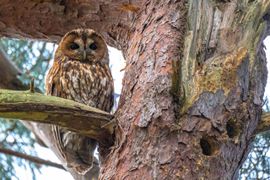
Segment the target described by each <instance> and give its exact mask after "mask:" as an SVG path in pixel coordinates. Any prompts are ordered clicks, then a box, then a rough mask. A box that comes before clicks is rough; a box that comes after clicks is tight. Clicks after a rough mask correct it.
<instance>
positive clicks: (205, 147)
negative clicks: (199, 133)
mask: <svg viewBox="0 0 270 180" xmlns="http://www.w3.org/2000/svg"><path fill="white" fill-rule="evenodd" d="M200 146H201V148H202V153H203V154H204V155H206V156H212V155H214V154H216V153H217V152H218V150H219V146H218V144H217V143H215V140H214V139H213V138H211V137H202V138H201V140H200Z"/></svg>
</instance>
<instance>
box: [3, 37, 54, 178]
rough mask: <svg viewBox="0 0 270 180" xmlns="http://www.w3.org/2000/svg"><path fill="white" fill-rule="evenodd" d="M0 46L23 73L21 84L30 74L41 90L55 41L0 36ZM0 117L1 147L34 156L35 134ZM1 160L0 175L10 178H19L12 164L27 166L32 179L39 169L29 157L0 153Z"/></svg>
mask: <svg viewBox="0 0 270 180" xmlns="http://www.w3.org/2000/svg"><path fill="white" fill-rule="evenodd" d="M0 49H2V50H3V51H4V52H5V53H6V55H7V56H8V58H9V59H10V60H12V61H13V62H14V64H15V65H16V66H17V67H18V68H19V69H20V71H21V72H22V75H21V76H20V77H19V78H20V80H21V81H22V82H23V83H24V84H29V82H30V80H31V78H34V79H35V86H36V87H37V88H39V89H40V90H41V91H44V77H45V73H46V71H47V69H48V66H49V62H50V60H51V59H52V57H53V52H54V49H55V45H54V44H52V43H46V42H39V41H29V40H17V39H8V38H1V39H0ZM0 121H1V122H0V149H1V148H5V149H10V150H12V151H16V152H20V153H24V154H26V155H32V156H37V152H36V150H35V148H34V146H35V144H36V142H35V137H34V135H33V134H32V133H31V132H30V131H29V130H28V129H27V128H25V127H24V126H23V124H22V123H21V122H20V121H18V120H12V121H10V120H5V119H2V118H0ZM0 162H1V163H0V177H1V179H11V177H12V178H13V179H14V178H16V179H21V178H20V177H17V175H16V171H15V168H14V167H15V166H19V167H22V168H25V169H30V170H31V172H32V179H36V174H35V173H36V172H37V171H36V170H39V169H40V166H39V165H37V164H35V163H32V162H31V161H28V160H25V159H22V158H18V157H15V156H11V155H6V154H1V153H0Z"/></svg>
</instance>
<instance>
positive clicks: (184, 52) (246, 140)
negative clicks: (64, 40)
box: [0, 0, 270, 179]
mask: <svg viewBox="0 0 270 180" xmlns="http://www.w3.org/2000/svg"><path fill="white" fill-rule="evenodd" d="M3 2H4V1H3ZM5 2H6V6H7V5H8V6H9V7H12V6H13V5H15V4H16V3H17V2H14V1H7V0H6V1H5ZM22 2H23V5H22V7H24V8H22V10H21V11H19V12H20V13H22V14H23V16H21V17H17V16H13V15H11V14H9V12H8V11H7V10H5V9H4V10H5V13H2V11H1V10H0V12H1V15H0V22H2V24H1V23H0V25H2V27H3V28H0V34H2V35H8V36H12V37H16V36H19V37H28V38H29V37H30V38H43V39H47V40H57V39H59V37H60V36H62V35H63V34H64V33H65V32H66V31H68V30H70V29H72V28H75V27H80V25H81V24H83V25H82V26H81V27H83V28H85V27H89V28H91V27H92V28H94V29H95V30H97V31H99V32H101V33H102V34H103V35H104V37H105V39H106V41H107V42H108V43H109V44H110V45H113V46H114V47H117V48H120V49H121V50H122V51H123V54H124V57H125V59H126V64H127V66H126V68H125V71H126V72H125V77H124V80H123V90H122V94H121V99H120V103H119V107H118V110H117V112H116V113H115V119H116V121H117V124H118V127H117V128H116V130H115V144H114V146H112V147H111V148H110V149H108V152H110V154H108V155H107V156H106V157H103V159H104V161H103V162H102V165H101V172H100V177H99V178H100V179H236V178H237V172H238V169H239V168H240V166H241V164H242V163H243V161H244V160H245V157H246V156H247V154H248V152H249V150H250V145H251V142H252V140H253V137H254V133H256V132H255V129H256V127H257V125H258V122H259V121H260V118H261V112H262V108H261V107H262V104H263V99H262V98H263V93H264V87H265V83H266V77H267V69H266V58H265V53H264V46H263V42H262V41H263V39H264V38H265V37H266V35H268V34H269V29H270V28H269V25H268V21H269V20H270V19H269V15H268V14H267V13H268V11H269V9H270V8H269V6H270V2H269V1H263V0H254V1H248V0H241V1H236V0H231V1H229V0H228V1H221V0H215V1H214V0H205V1H199V0H189V1H188V0H183V1H179V0H164V1H158V0H153V1H149V0H142V1H136V2H135V1H134V2H133V1H132V2H131V1H129V3H128V4H125V3H127V2H125V1H121V2H120V1H117V2H115V1H112V2H107V3H106V2H105V1H99V2H97V3H96V4H95V6H94V5H91V6H90V4H91V3H92V1H91V0H89V1H84V3H85V4H86V5H89V8H90V7H91V8H93V7H98V8H96V9H95V10H91V9H88V10H89V11H85V12H86V13H85V14H83V16H82V17H84V18H86V19H83V18H82V19H81V16H79V15H78V14H80V13H78V12H80V11H79V9H80V8H79V7H81V4H82V1H74V2H73V3H72V6H71V3H70V2H68V1H22ZM33 3H34V4H35V5H33ZM0 5H1V3H0ZM30 5H31V6H30ZM105 5H106V6H105ZM40 6H41V7H43V6H44V7H50V8H49V9H50V10H49V11H48V10H46V11H44V12H45V13H44V12H43V11H41V10H40V8H39V7H40ZM58 6H64V10H63V11H61V13H62V14H61V13H60V15H58V14H57V13H56V14H55V12H58V10H59V9H58V8H57V7H58ZM71 7H74V9H75V10H74V11H76V12H77V15H76V16H73V15H74V14H72V13H71V12H73V11H72V8H71ZM106 7H107V8H108V9H106ZM27 8H29V9H30V10H29V12H26V9H27ZM54 8H55V9H54ZM0 9H3V6H0ZM51 9H54V10H51ZM119 9H120V10H119ZM56 10H57V11H56ZM14 12H17V11H16V10H15V11H14ZM30 12H35V13H36V17H31V18H30V19H29V20H28V21H27V23H32V24H33V26H31V28H28V27H27V26H29V24H28V25H27V23H23V22H21V20H22V19H23V18H26V17H29V16H30V15H29V13H30ZM52 12H53V13H52ZM26 14H28V16H26ZM75 14H76V13H75ZM64 15H65V17H63V16H64ZM96 15H97V16H96ZM44 16H46V18H42V17H44ZM52 16H55V18H48V17H52ZM93 17H96V18H97V17H99V18H97V19H96V21H98V22H96V21H95V20H93V19H92V18H93ZM20 18H22V19H20ZM88 18H89V19H88ZM90 19H91V20H90ZM88 20H90V23H87V22H88ZM38 22H42V23H41V24H42V25H38ZM55 22H57V23H56V24H54V25H52V24H53V23H55ZM82 22H85V23H82ZM3 24H4V25H3ZM64 25H66V26H64ZM0 27H1V26H0ZM41 27H42V28H41ZM63 27H66V28H63ZM56 34H57V36H55V35H56ZM41 128H42V127H41ZM35 131H43V130H42V129H39V128H36V129H35ZM48 142H50V141H48ZM48 142H47V143H48ZM221 175H222V176H221ZM77 179H79V178H77Z"/></svg>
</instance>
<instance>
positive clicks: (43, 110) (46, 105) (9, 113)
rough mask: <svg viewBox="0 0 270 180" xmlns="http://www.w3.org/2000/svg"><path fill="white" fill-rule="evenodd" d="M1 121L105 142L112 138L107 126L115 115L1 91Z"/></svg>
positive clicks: (63, 101)
mask: <svg viewBox="0 0 270 180" xmlns="http://www.w3.org/2000/svg"><path fill="white" fill-rule="evenodd" d="M0 117H4V118H13V119H21V120H27V121H33V122H39V123H48V124H55V125H59V126H63V127H66V128H67V129H68V130H71V131H75V132H78V133H81V134H84V135H87V136H89V137H92V138H94V139H97V140H100V141H103V140H104V139H103V138H104V137H105V136H108V139H110V135H109V134H111V133H112V132H111V131H110V129H106V126H105V125H106V124H108V123H109V122H111V119H112V117H113V116H112V115H111V114H109V113H107V112H104V111H101V110H99V109H96V108H93V107H90V106H87V105H84V104H80V103H78V102H74V101H71V100H67V99H63V98H59V97H54V96H46V95H43V94H40V93H31V92H30V91H12V90H3V89H0Z"/></svg>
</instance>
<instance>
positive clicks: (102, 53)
mask: <svg viewBox="0 0 270 180" xmlns="http://www.w3.org/2000/svg"><path fill="white" fill-rule="evenodd" d="M46 93H47V94H48V95H52V96H58V97H62V98H66V99H71V100H74V101H77V102H80V103H83V104H86V105H89V106H92V107H96V108H99V109H101V110H104V111H107V112H110V111H111V108H112V106H113V79H112V76H111V72H110V69H109V57H108V49H107V46H106V43H105V41H104V40H103V39H102V37H101V36H100V35H99V34H98V33H96V32H95V31H93V30H91V29H84V30H83V29H76V30H73V31H70V32H68V33H67V34H66V35H65V36H64V37H63V38H62V40H61V41H60V43H59V46H58V48H57V50H56V53H55V56H54V63H53V66H52V67H51V69H50V71H49V73H48V75H47V78H46ZM74 123H76V122H74ZM52 132H53V137H54V139H55V141H56V142H57V143H56V148H54V149H55V151H57V152H55V153H56V155H58V157H59V158H60V160H62V161H64V163H65V164H66V166H67V167H68V168H72V169H74V170H75V171H76V172H78V173H80V174H85V173H86V172H87V171H89V170H90V169H91V167H92V164H93V161H96V160H95V157H94V155H93V153H94V150H95V148H96V146H97V142H96V141H95V140H94V139H91V138H88V137H85V136H82V135H79V134H77V133H74V132H70V131H67V130H66V129H65V128H62V127H59V126H54V125H53V126H52Z"/></svg>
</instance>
